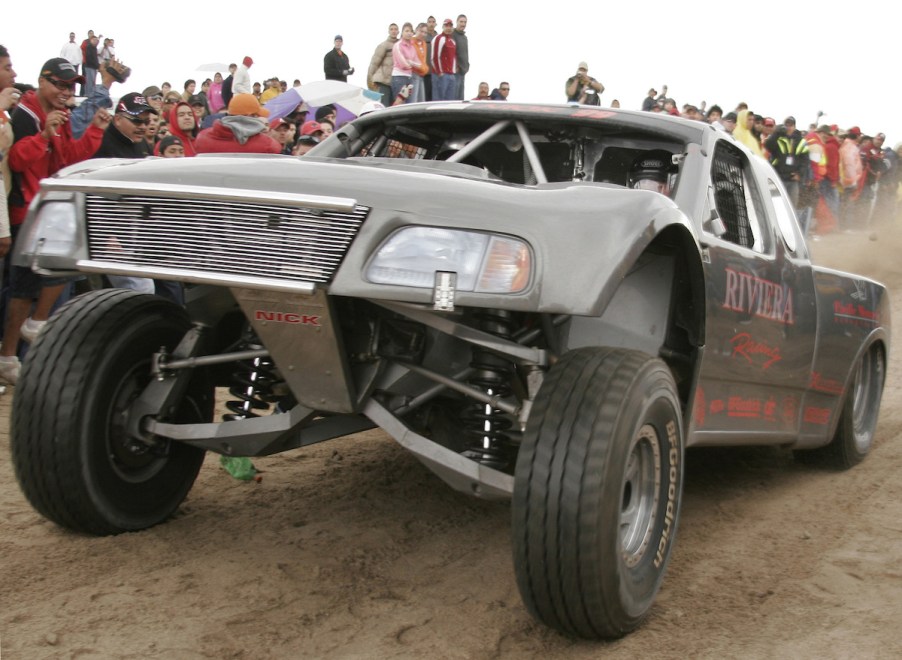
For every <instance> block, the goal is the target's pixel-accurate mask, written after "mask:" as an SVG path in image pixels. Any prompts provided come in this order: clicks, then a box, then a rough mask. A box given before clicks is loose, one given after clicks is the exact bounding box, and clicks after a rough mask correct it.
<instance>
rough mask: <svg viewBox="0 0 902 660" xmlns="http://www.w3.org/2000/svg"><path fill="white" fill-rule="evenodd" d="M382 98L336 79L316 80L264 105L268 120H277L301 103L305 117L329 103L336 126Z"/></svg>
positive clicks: (376, 93)
mask: <svg viewBox="0 0 902 660" xmlns="http://www.w3.org/2000/svg"><path fill="white" fill-rule="evenodd" d="M381 99H382V95H381V94H379V93H378V92H371V91H370V90H368V89H363V88H362V87H357V86H356V85H352V84H350V83H345V82H341V81H340V80H319V81H317V82H312V83H307V84H306V85H301V86H300V87H292V88H291V89H289V90H287V91H285V92H283V93H281V94H279V95H278V96H277V97H276V98H274V99H272V100H270V101H268V102H267V103H266V104H265V107H266V109H267V110H269V119H270V120H273V119H279V118H280V117H284V116H285V115H287V114H290V113H291V112H292V110H294V109H295V108H296V107H298V104H300V103H301V101H305V102H306V103H307V105H308V106H309V108H310V109H309V112H310V114H309V115H308V116H309V117H311V118H312V117H313V114H314V113H315V112H316V109H317V108H319V107H320V106H323V105H329V104H332V105H334V106H335V108H336V110H337V115H338V116H337V123H338V124H339V125H340V124H343V123H345V122H346V121H350V120H351V119H354V118H355V117H357V115H359V114H360V111H361V110H362V109H363V106H364V105H365V104H366V103H368V102H370V101H379V100H381Z"/></svg>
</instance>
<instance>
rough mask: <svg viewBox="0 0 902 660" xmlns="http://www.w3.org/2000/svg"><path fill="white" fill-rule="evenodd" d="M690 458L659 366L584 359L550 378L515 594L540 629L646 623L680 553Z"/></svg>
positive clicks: (536, 429) (527, 447)
mask: <svg viewBox="0 0 902 660" xmlns="http://www.w3.org/2000/svg"><path fill="white" fill-rule="evenodd" d="M683 454H684V441H683V429H682V420H681V414H680V404H679V398H678V396H677V390H676V385H675V384H674V381H673V377H672V375H671V373H670V370H669V369H668V368H667V366H666V365H665V364H664V363H663V362H662V361H661V360H659V359H657V358H653V357H651V356H649V355H646V354H644V353H640V352H638V351H630V350H620V349H607V348H584V349H578V350H575V351H571V352H569V353H567V354H565V355H564V356H563V358H562V359H561V361H560V362H559V363H558V364H556V365H555V366H554V367H553V368H552V369H551V370H550V371H549V373H548V375H547V376H546V379H545V382H544V383H543V385H542V387H541V388H540V390H539V393H538V395H537V397H536V401H535V404H534V405H533V410H532V413H531V415H530V417H529V421H528V422H527V427H526V433H525V436H524V439H523V444H522V446H521V448H520V452H519V455H518V459H517V467H516V472H515V478H514V495H513V502H512V516H513V520H512V527H513V550H514V568H515V571H516V574H517V583H518V586H519V588H520V593H521V595H522V597H523V600H524V602H525V603H526V606H527V608H528V609H529V610H530V612H531V613H532V614H533V615H534V616H535V617H536V618H538V619H539V620H541V621H542V622H544V623H545V624H547V625H549V626H551V627H553V628H556V629H557V630H559V631H561V632H563V633H565V634H568V635H573V636H579V637H584V638H589V639H597V638H610V637H620V636H622V635H624V634H626V633H628V632H630V631H631V630H633V629H634V628H636V627H637V626H638V625H639V624H640V623H641V622H642V620H643V619H644V618H645V616H646V615H647V613H648V610H649V608H650V607H651V604H652V602H653V600H654V598H655V595H656V594H657V592H658V589H659V587H660V585H661V581H662V579H663V576H664V571H665V569H666V567H667V563H668V561H669V558H670V552H671V549H672V547H673V540H674V536H675V533H676V526H677V519H678V516H679V506H680V497H681V493H682V485H683Z"/></svg>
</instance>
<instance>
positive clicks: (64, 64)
mask: <svg viewBox="0 0 902 660" xmlns="http://www.w3.org/2000/svg"><path fill="white" fill-rule="evenodd" d="M41 76H42V77H48V76H53V77H54V78H58V79H59V80H63V81H65V82H72V81H74V82H79V83H83V82H84V81H85V77H84V76H80V75H78V71H77V70H76V68H75V65H74V64H72V62H70V61H69V60H67V59H66V58H64V57H54V58H53V59H51V60H47V61H46V62H44V66H42V67H41Z"/></svg>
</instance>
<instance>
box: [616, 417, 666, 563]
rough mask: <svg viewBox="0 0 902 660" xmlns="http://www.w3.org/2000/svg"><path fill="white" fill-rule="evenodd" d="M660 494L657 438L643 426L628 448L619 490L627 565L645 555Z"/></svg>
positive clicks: (621, 528) (648, 428)
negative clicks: (621, 485) (621, 487)
mask: <svg viewBox="0 0 902 660" xmlns="http://www.w3.org/2000/svg"><path fill="white" fill-rule="evenodd" d="M660 492H661V442H660V437H659V435H658V432H657V430H656V429H655V428H654V427H653V426H652V425H651V424H645V425H644V426H642V428H641V429H639V433H637V434H636V437H635V438H634V439H633V443H632V446H631V447H630V453H629V456H628V457H627V461H626V470H625V473H624V478H623V489H622V490H621V500H620V542H621V547H622V552H623V558H624V560H625V561H626V564H627V566H630V567H632V566H635V565H636V564H638V563H639V561H640V560H641V559H642V557H643V556H644V555H645V551H646V550H647V548H648V543H649V539H650V538H651V536H652V531H653V530H654V525H655V519H656V512H657V510H658V500H659V497H660Z"/></svg>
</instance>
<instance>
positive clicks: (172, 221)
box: [85, 194, 369, 283]
mask: <svg viewBox="0 0 902 660" xmlns="http://www.w3.org/2000/svg"><path fill="white" fill-rule="evenodd" d="M85 212H86V220H87V229H88V250H89V254H90V258H91V259H92V260H94V261H98V262H107V263H111V264H122V265H123V266H125V267H130V266H136V267H138V268H147V269H151V270H153V269H157V270H160V269H164V270H166V271H170V270H185V271H192V272H194V273H215V274H216V275H218V276H219V277H222V276H225V277H226V278H228V277H229V276H236V277H253V278H265V279H274V280H285V281H290V282H314V283H326V282H329V281H331V279H332V277H333V275H334V274H335V271H336V270H337V268H338V266H339V265H340V264H341V260H342V259H343V258H344V256H345V254H346V253H347V251H348V248H349V247H350V245H351V241H353V240H354V237H355V236H356V235H357V232H358V231H359V229H360V226H361V225H362V223H363V221H364V219H365V218H366V216H367V214H368V212H369V209H368V208H366V207H364V206H355V207H354V210H353V211H350V212H345V211H335V210H327V209H319V208H307V207H300V206H287V205H280V204H271V205H269V204H261V203H257V202H254V203H240V202H234V201H223V200H209V199H200V200H191V199H171V198H166V197H154V196H141V195H122V196H115V197H114V198H108V197H105V196H100V195H92V194H88V195H86V197H85Z"/></svg>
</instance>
